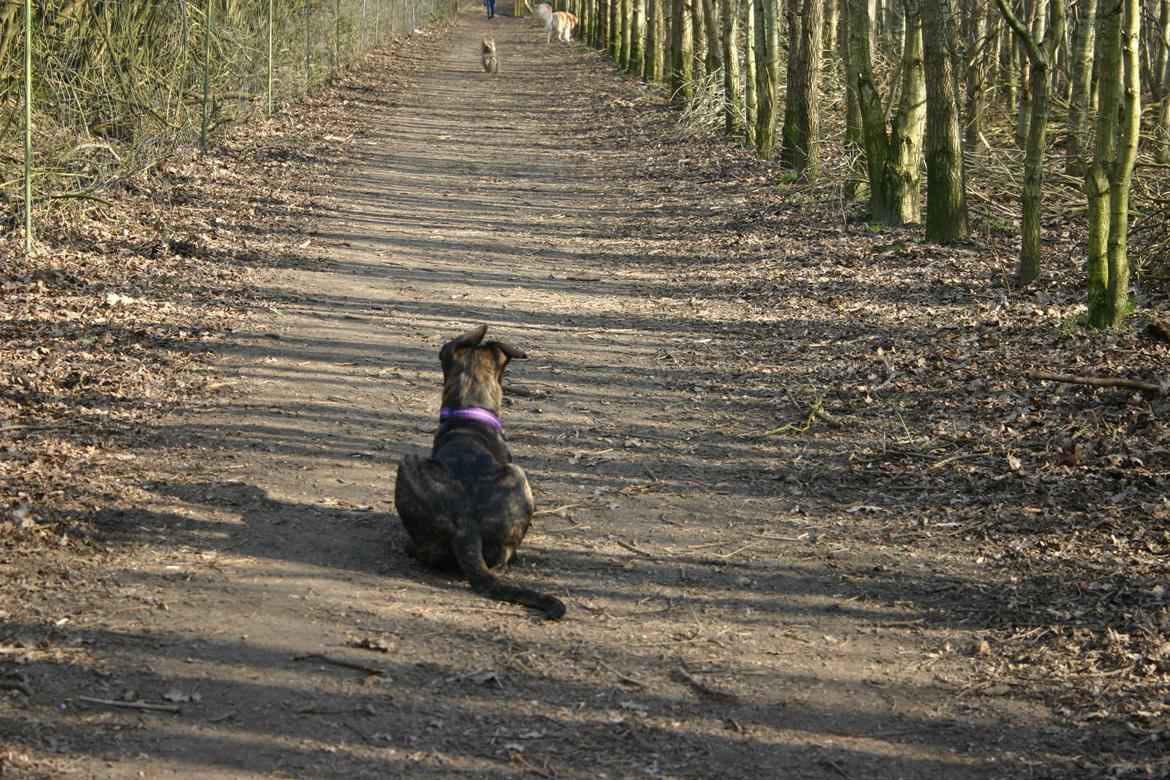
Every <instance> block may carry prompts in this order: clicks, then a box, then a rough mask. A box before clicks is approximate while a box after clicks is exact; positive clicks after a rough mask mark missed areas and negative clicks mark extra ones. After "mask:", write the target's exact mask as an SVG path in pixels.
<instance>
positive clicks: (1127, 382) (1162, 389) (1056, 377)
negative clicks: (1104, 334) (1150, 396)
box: [1028, 371, 1170, 395]
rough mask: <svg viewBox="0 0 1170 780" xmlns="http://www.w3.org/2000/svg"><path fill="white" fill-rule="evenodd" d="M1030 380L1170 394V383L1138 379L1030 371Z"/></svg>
mask: <svg viewBox="0 0 1170 780" xmlns="http://www.w3.org/2000/svg"><path fill="white" fill-rule="evenodd" d="M1028 377H1029V378H1030V379H1040V380H1045V381H1048V382H1064V383H1066V384H1070V385H1090V386H1092V387H1128V388H1130V389H1131V390H1142V391H1144V392H1147V393H1157V394H1159V395H1166V394H1167V393H1170V383H1166V382H1163V383H1162V384H1156V383H1154V382H1141V381H1138V380H1137V379H1121V378H1118V379H1115V378H1112V377H1107V376H1074V375H1072V374H1052V373H1049V372H1047V371H1029V372H1028Z"/></svg>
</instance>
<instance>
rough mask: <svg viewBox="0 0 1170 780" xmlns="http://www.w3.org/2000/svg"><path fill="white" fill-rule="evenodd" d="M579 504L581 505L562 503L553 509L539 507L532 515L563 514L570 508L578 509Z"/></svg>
mask: <svg viewBox="0 0 1170 780" xmlns="http://www.w3.org/2000/svg"><path fill="white" fill-rule="evenodd" d="M579 506H581V505H580V504H561V505H560V506H558V507H555V508H553V509H537V510H536V511H535V512H533V513H532V516H533V517H547V516H548V515H563V514H564V513H565V512H568V511H569V510H570V509H576V508H577V507H579Z"/></svg>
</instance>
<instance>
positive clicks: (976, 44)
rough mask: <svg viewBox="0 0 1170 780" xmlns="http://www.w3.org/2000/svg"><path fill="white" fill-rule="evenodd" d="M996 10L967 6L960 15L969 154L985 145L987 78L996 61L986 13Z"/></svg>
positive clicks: (965, 138) (964, 143) (966, 142)
mask: <svg viewBox="0 0 1170 780" xmlns="http://www.w3.org/2000/svg"><path fill="white" fill-rule="evenodd" d="M993 13H998V11H994V10H991V9H985V8H982V7H976V8H968V9H967V10H966V12H965V15H964V17H963V43H964V57H963V59H964V60H965V61H966V73H965V74H964V78H963V85H964V95H965V100H964V105H963V146H964V148H965V149H966V151H967V152H968V153H969V154H970V153H977V152H981V151H983V150H984V149H985V148H986V143H985V141H984V137H983V116H984V113H985V112H986V110H987V77H988V75H989V74H990V73H991V67H992V64H993V63H994V62H995V54H996V52H995V46H994V45H993V43H992V41H991V40H988V37H987V36H988V31H989V29H990V25H989V20H988V16H989V15H990V14H993Z"/></svg>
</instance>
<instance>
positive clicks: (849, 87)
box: [837, 0, 862, 152]
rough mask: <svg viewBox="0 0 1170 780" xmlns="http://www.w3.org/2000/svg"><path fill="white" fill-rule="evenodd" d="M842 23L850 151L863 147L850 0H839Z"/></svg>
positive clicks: (840, 42)
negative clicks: (851, 42)
mask: <svg viewBox="0 0 1170 780" xmlns="http://www.w3.org/2000/svg"><path fill="white" fill-rule="evenodd" d="M839 1H840V4H841V8H840V19H841V21H840V23H839V24H838V30H837V36H838V37H837V48H838V49H839V56H840V57H841V72H842V76H843V78H844V79H845V146H846V149H848V150H849V151H850V152H852V151H854V150H858V149H861V146H862V141H861V109H860V108H859V107H858V105H857V65H856V64H855V62H854V60H853V58H852V57H851V56H850V53H849V0H839Z"/></svg>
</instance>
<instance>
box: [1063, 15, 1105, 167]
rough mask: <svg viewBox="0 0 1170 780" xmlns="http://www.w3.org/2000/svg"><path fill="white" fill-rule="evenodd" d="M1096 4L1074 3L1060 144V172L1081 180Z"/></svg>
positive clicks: (1083, 164)
mask: <svg viewBox="0 0 1170 780" xmlns="http://www.w3.org/2000/svg"><path fill="white" fill-rule="evenodd" d="M1096 35H1097V0H1078V2H1077V30H1076V37H1075V41H1074V43H1073V54H1072V63H1071V68H1072V74H1071V75H1072V90H1071V96H1070V97H1069V107H1068V123H1067V128H1066V131H1065V132H1066V135H1065V141H1064V150H1065V158H1064V170H1065V172H1066V173H1067V174H1068V175H1070V176H1084V175H1085V171H1086V169H1087V167H1088V165H1087V160H1086V149H1087V146H1088V144H1087V141H1088V135H1089V96H1090V92H1091V88H1092V84H1093V52H1094V49H1095V48H1096V45H1095V41H1096Z"/></svg>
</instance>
